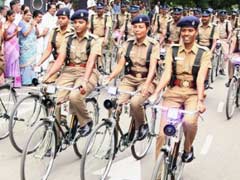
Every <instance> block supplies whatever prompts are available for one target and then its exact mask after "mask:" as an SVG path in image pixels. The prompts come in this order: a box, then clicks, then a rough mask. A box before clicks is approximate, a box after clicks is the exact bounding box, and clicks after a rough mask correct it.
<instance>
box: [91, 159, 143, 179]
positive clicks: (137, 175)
mask: <svg viewBox="0 0 240 180" xmlns="http://www.w3.org/2000/svg"><path fill="white" fill-rule="evenodd" d="M102 171H103V169H99V170H97V171H95V172H94V173H93V174H95V175H101V172H102ZM123 172H124V173H123ZM108 177H110V179H109V180H141V164H140V161H136V160H135V159H134V158H133V157H132V156H129V157H127V158H125V159H122V160H120V161H117V162H115V163H113V165H112V167H111V170H110V172H109V174H108Z"/></svg>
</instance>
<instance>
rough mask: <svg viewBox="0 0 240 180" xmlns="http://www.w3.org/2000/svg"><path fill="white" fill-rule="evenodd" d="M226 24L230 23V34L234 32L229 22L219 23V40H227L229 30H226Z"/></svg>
mask: <svg viewBox="0 0 240 180" xmlns="http://www.w3.org/2000/svg"><path fill="white" fill-rule="evenodd" d="M226 23H228V32H229V33H230V32H231V31H232V25H231V22H230V21H228V20H225V21H224V22H219V23H218V26H217V29H219V38H220V39H227V38H228V34H227V29H226Z"/></svg>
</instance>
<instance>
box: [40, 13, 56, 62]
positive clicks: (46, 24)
mask: <svg viewBox="0 0 240 180" xmlns="http://www.w3.org/2000/svg"><path fill="white" fill-rule="evenodd" d="M41 26H42V28H43V29H46V28H48V29H49V30H48V33H47V35H46V36H45V37H44V38H43V49H44V50H45V49H46V48H47V45H48V41H49V38H50V34H51V31H52V29H53V28H55V27H56V26H57V17H56V16H55V15H54V16H52V15H51V14H50V13H49V12H47V13H46V14H44V15H43V18H42V24H41ZM52 59H53V56H52V55H51V56H50V57H49V58H48V60H47V61H46V63H45V64H47V63H48V62H49V61H51V60H52Z"/></svg>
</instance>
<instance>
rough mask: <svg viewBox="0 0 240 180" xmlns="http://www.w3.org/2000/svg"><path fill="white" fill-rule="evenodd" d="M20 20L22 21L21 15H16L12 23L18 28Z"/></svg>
mask: <svg viewBox="0 0 240 180" xmlns="http://www.w3.org/2000/svg"><path fill="white" fill-rule="evenodd" d="M21 20H22V15H21V14H20V13H16V15H15V20H14V21H13V23H14V24H16V25H17V26H18V24H19V22H20V21H21Z"/></svg>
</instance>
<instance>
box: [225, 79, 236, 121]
mask: <svg viewBox="0 0 240 180" xmlns="http://www.w3.org/2000/svg"><path fill="white" fill-rule="evenodd" d="M238 84H239V83H238V80H237V79H236V78H232V80H231V82H230V85H229V88H228V93H227V101H226V116H227V119H231V118H232V116H233V114H234V111H235V108H236V105H237V96H238V94H237V92H238Z"/></svg>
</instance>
